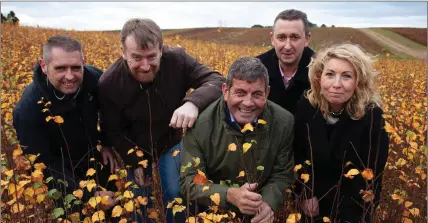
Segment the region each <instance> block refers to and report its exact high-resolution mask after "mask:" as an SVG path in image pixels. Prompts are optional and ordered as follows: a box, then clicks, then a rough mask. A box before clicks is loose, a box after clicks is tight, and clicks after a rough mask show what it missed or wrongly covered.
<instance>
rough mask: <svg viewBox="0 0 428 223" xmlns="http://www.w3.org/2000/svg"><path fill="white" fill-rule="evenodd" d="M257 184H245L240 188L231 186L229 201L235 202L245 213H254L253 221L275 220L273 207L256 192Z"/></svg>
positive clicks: (263, 222)
mask: <svg viewBox="0 0 428 223" xmlns="http://www.w3.org/2000/svg"><path fill="white" fill-rule="evenodd" d="M256 188H257V184H256V183H253V184H248V183H246V184H244V185H242V186H241V187H240V188H229V189H228V190H227V197H226V198H227V201H228V202H229V203H231V204H233V205H234V206H235V207H237V208H238V209H239V211H240V212H241V213H243V214H247V215H254V217H253V218H252V219H251V223H266V222H273V219H274V213H273V211H272V208H271V207H270V206H269V204H267V203H266V202H265V201H263V200H262V196H261V195H260V194H258V193H256V192H254V191H255V190H256Z"/></svg>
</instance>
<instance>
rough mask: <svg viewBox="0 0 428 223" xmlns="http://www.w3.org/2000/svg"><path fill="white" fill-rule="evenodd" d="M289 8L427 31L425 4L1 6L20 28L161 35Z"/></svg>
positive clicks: (247, 20) (358, 24) (263, 18)
mask: <svg viewBox="0 0 428 223" xmlns="http://www.w3.org/2000/svg"><path fill="white" fill-rule="evenodd" d="M290 8H294V9H298V10H302V11H304V12H306V14H307V15H308V19H309V21H311V22H312V23H316V24H317V25H318V26H320V25H321V24H326V25H327V26H331V25H335V26H341V27H354V28H364V27H418V28H427V2H1V12H2V13H3V14H4V15H5V16H6V14H7V13H9V11H11V10H12V11H14V12H15V14H16V16H17V17H18V18H19V19H20V23H21V24H22V25H29V26H36V25H39V26H41V27H50V28H63V29H75V30H120V29H121V28H122V26H123V24H124V23H125V22H126V20H128V19H130V18H135V17H140V18H150V19H153V20H154V21H155V22H156V23H157V24H158V25H159V26H160V27H161V28H162V29H175V28H194V27H218V26H222V27H251V26H252V25H254V24H261V25H263V26H270V25H272V23H273V20H274V19H275V16H276V15H277V14H278V13H279V12H280V11H282V10H285V9H290Z"/></svg>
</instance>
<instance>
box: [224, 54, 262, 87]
mask: <svg viewBox="0 0 428 223" xmlns="http://www.w3.org/2000/svg"><path fill="white" fill-rule="evenodd" d="M234 78H235V79H238V80H246V81H249V82H254V81H256V80H258V79H261V80H262V81H264V83H265V89H267V88H268V87H269V76H268V71H267V69H266V67H265V66H264V65H263V63H262V62H261V61H260V60H259V59H258V58H255V57H240V58H238V59H237V60H235V62H233V63H232V65H230V68H229V72H228V73H227V77H226V85H227V88H231V87H232V80H233V79H234Z"/></svg>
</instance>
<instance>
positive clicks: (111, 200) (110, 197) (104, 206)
mask: <svg viewBox="0 0 428 223" xmlns="http://www.w3.org/2000/svg"><path fill="white" fill-rule="evenodd" d="M95 196H100V197H101V198H102V197H104V196H108V199H107V201H108V203H107V204H106V203H100V204H99V208H100V209H101V210H104V211H106V210H109V209H110V208H112V207H113V206H114V205H115V204H116V199H114V192H113V191H96V192H95Z"/></svg>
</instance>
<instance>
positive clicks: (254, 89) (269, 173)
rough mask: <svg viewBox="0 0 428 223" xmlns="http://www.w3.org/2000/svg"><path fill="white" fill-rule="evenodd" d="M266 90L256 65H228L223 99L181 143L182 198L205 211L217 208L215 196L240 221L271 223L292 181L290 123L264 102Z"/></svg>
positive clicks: (249, 60) (246, 60)
mask: <svg viewBox="0 0 428 223" xmlns="http://www.w3.org/2000/svg"><path fill="white" fill-rule="evenodd" d="M269 90H270V88H269V77H268V72H267V69H266V68H265V66H264V65H263V64H262V63H261V62H260V60H259V59H257V58H254V57H242V58H239V59H238V60H236V61H235V62H234V63H233V64H232V65H231V67H230V69H229V72H228V75H227V78H226V83H224V84H223V86H222V91H223V97H221V98H220V99H218V100H216V101H215V102H213V103H212V104H211V105H210V106H209V107H207V108H206V109H205V110H204V111H203V112H202V113H201V114H200V116H199V118H198V120H197V121H196V123H195V125H194V126H193V128H191V129H188V130H187V132H186V135H185V136H184V138H183V154H182V168H181V177H180V186H181V193H182V195H183V197H188V198H189V199H190V201H191V202H192V203H193V204H197V205H199V206H198V207H200V206H204V207H207V206H212V205H215V204H214V203H215V202H213V200H212V198H213V196H212V195H214V197H219V198H220V201H219V202H218V203H219V205H218V206H219V208H220V209H222V210H232V211H235V212H237V213H239V214H240V217H242V218H244V219H243V220H244V221H248V220H250V219H251V222H252V223H253V222H267V221H272V220H273V215H274V211H276V210H277V209H278V208H279V207H280V206H281V205H282V203H283V201H284V191H285V189H286V188H287V187H290V185H291V184H292V183H293V182H294V181H295V177H294V174H293V172H292V169H293V166H294V163H293V154H292V145H293V135H294V131H293V127H294V118H293V116H292V115H291V113H290V112H288V111H286V110H285V109H283V108H282V107H280V106H279V105H276V104H275V103H273V102H271V101H268V100H267V97H268V95H269ZM205 177H206V179H205ZM207 186H208V187H207ZM207 188H208V189H207ZM194 201H196V202H194ZM202 211H204V210H202Z"/></svg>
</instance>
